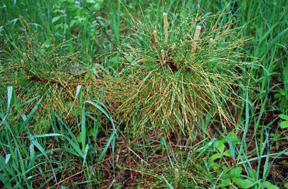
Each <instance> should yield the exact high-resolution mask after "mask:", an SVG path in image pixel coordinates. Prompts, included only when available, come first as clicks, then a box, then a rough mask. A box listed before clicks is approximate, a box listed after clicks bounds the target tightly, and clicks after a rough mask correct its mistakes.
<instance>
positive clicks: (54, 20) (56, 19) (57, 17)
mask: <svg viewBox="0 0 288 189" xmlns="http://www.w3.org/2000/svg"><path fill="white" fill-rule="evenodd" d="M60 18H61V16H56V17H54V18H53V19H52V23H54V22H57V21H58V20H59V19H60Z"/></svg>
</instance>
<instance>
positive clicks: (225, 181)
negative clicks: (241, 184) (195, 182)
mask: <svg viewBox="0 0 288 189" xmlns="http://www.w3.org/2000/svg"><path fill="white" fill-rule="evenodd" d="M230 183H231V180H230V178H226V179H224V180H221V182H220V184H221V185H222V187H225V186H229V185H230Z"/></svg>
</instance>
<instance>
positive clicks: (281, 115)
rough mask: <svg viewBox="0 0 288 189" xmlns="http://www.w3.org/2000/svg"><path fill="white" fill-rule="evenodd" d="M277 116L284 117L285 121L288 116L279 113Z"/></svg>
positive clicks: (287, 119)
mask: <svg viewBox="0 0 288 189" xmlns="http://www.w3.org/2000/svg"><path fill="white" fill-rule="evenodd" d="M279 117H280V118H281V119H285V120H286V121H288V116H287V115H284V114H280V115H279Z"/></svg>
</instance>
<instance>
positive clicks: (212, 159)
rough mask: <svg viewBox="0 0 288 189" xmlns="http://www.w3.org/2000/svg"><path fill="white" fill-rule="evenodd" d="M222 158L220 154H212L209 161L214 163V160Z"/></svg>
mask: <svg viewBox="0 0 288 189" xmlns="http://www.w3.org/2000/svg"><path fill="white" fill-rule="evenodd" d="M221 157H222V154H214V155H213V156H211V158H210V161H214V160H216V159H219V158H221Z"/></svg>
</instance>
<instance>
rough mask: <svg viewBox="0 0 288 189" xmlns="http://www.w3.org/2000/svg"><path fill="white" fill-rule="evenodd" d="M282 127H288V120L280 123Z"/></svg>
mask: <svg viewBox="0 0 288 189" xmlns="http://www.w3.org/2000/svg"><path fill="white" fill-rule="evenodd" d="M280 127H281V128H282V129H286V128H288V121H283V122H282V123H281V124H280Z"/></svg>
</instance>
